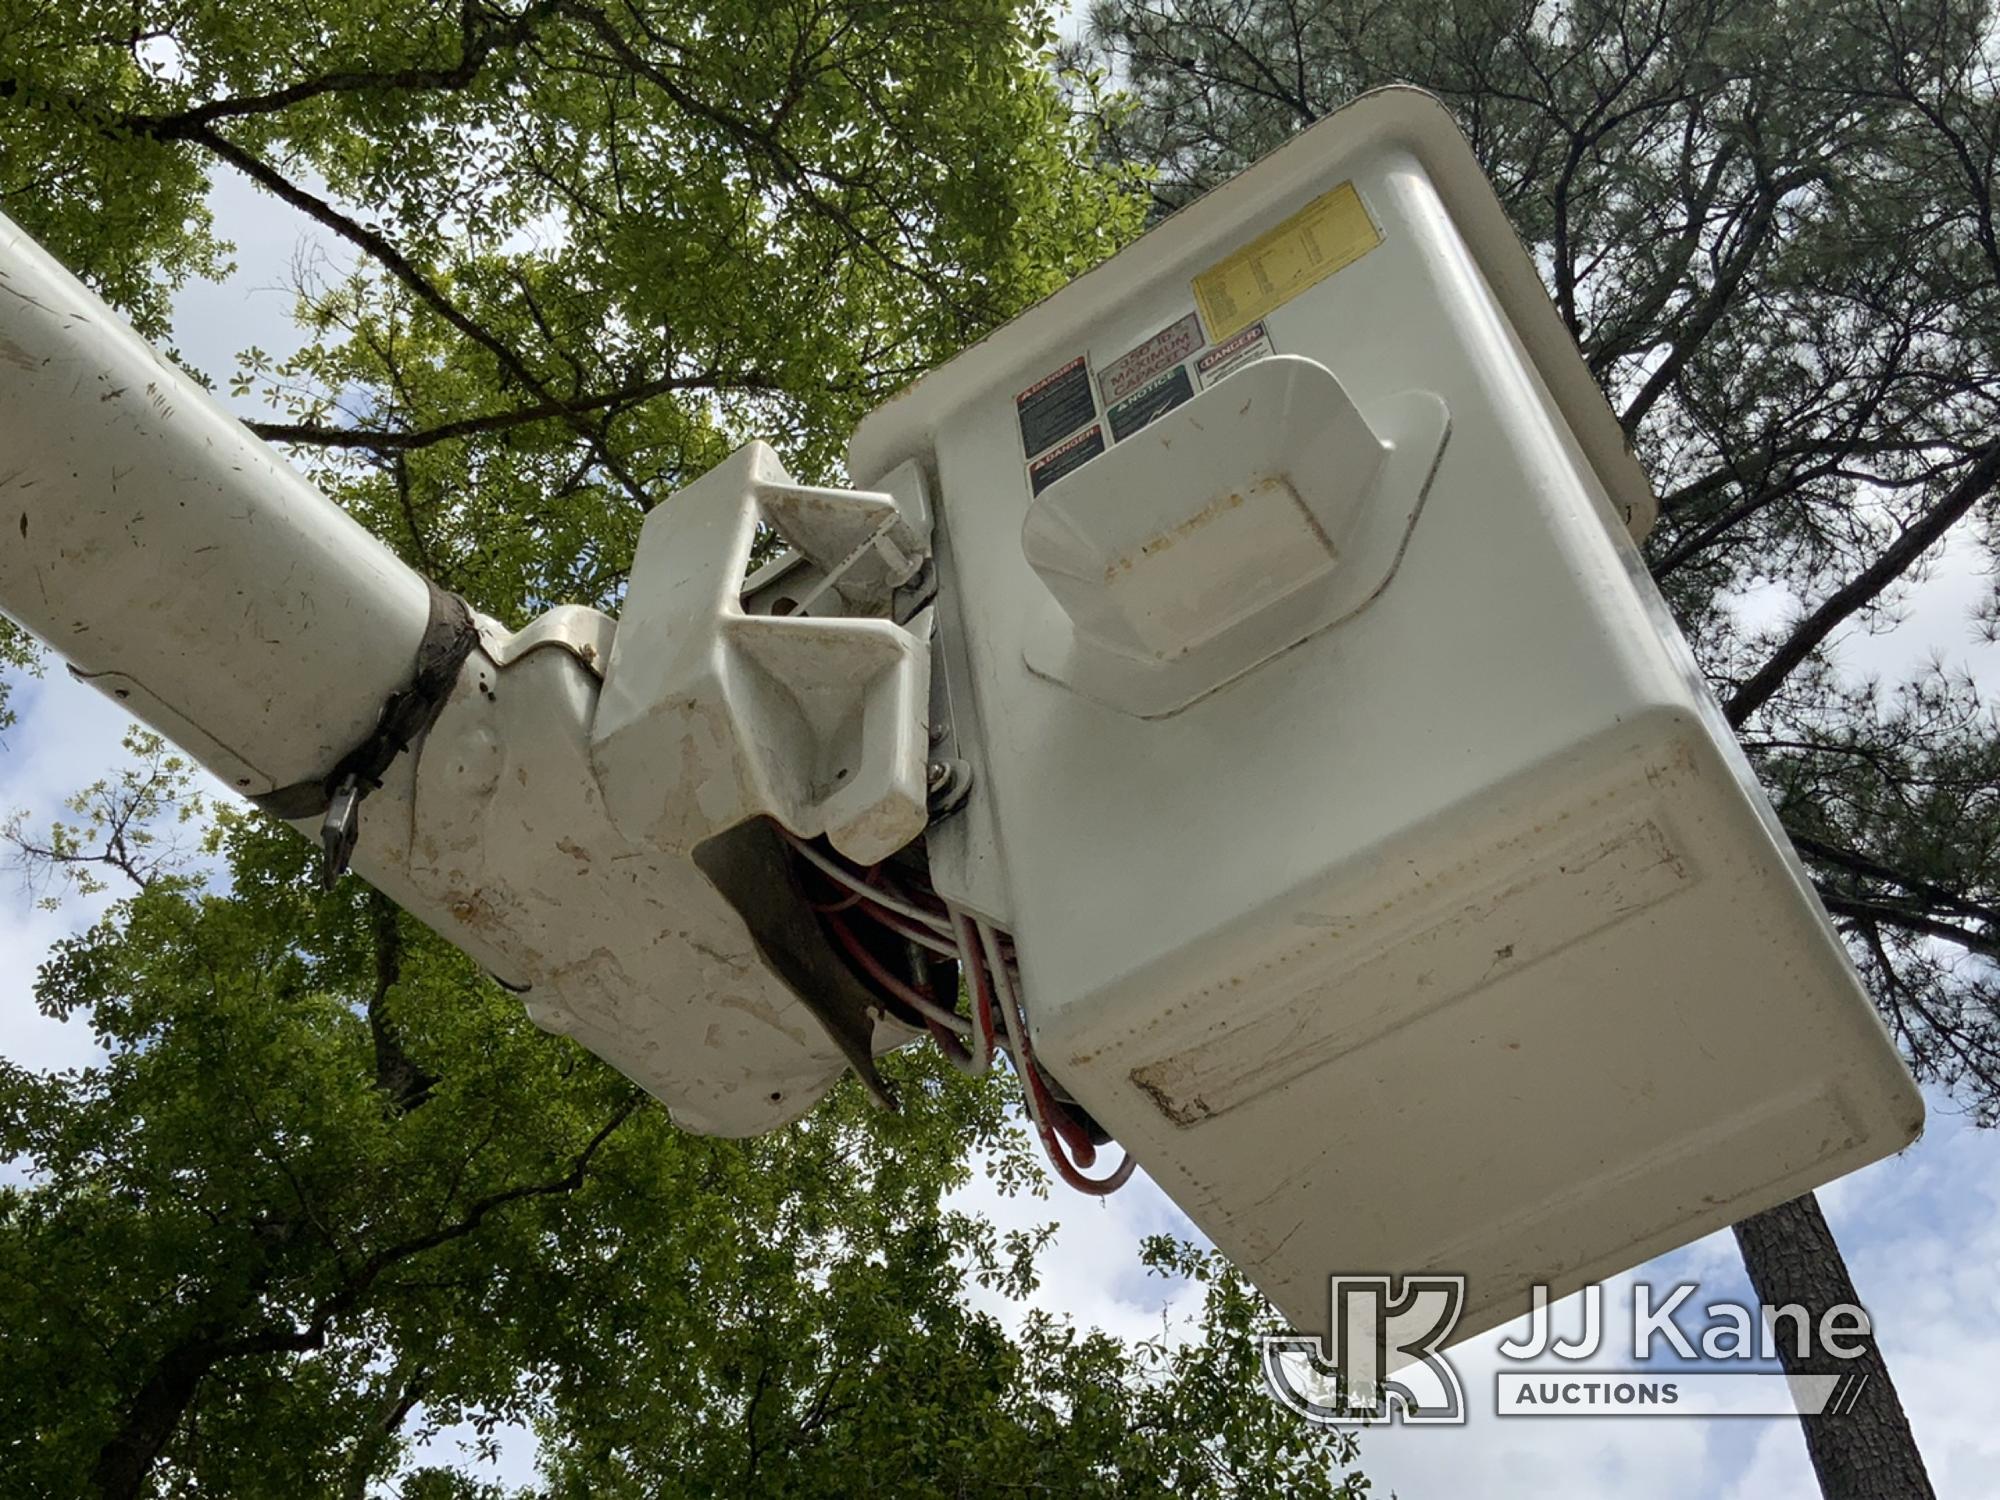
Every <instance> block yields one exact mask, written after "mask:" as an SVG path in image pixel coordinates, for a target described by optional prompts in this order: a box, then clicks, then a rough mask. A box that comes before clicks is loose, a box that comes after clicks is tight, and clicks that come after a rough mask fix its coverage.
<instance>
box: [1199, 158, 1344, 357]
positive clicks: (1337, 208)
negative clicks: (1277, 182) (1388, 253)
mask: <svg viewBox="0 0 2000 1500" xmlns="http://www.w3.org/2000/svg"><path fill="white" fill-rule="evenodd" d="M1381 243H1382V232H1381V231H1380V230H1379V229H1377V228H1376V227H1375V221H1374V220H1373V219H1371V218H1369V217H1368V210H1367V208H1366V207H1364V206H1363V204H1362V202H1361V195H1360V194H1359V193H1357V192H1355V191H1354V184H1353V183H1351V182H1343V183H1342V184H1341V185H1340V186H1339V187H1337V188H1335V189H1334V190H1333V191H1332V192H1330V193H1325V194H1322V195H1321V196H1320V197H1318V198H1315V199H1313V201H1312V202H1310V203H1308V204H1307V205H1306V206H1305V207H1304V208H1302V209H1300V210H1299V211H1298V212H1297V213H1295V214H1293V215H1292V216H1291V217H1290V218H1289V219H1287V220H1285V222H1284V223H1282V224H1280V225H1279V226H1278V227H1277V228H1276V229H1273V230H1271V231H1269V232H1268V233H1266V234H1262V235H1259V236H1258V237H1257V238H1256V239H1254V240H1252V241H1251V242H1250V243H1249V244H1247V245H1245V246H1243V248H1242V249H1240V250H1236V251H1233V252H1231V253H1230V254H1229V255H1227V256H1225V257H1224V258H1223V259H1221V260H1219V261H1217V262H1216V263H1215V264H1214V265H1212V266H1210V267H1209V268H1208V269H1207V270H1206V271H1203V272H1202V273H1201V274H1200V275H1199V276H1197V277H1195V279H1194V303H1195V306H1196V307H1198V308H1200V309H1201V317H1202V321H1203V322H1204V323H1206V324H1207V325H1208V332H1209V336H1210V337H1211V338H1215V339H1226V338H1228V337H1229V336H1230V335H1231V334H1232V333H1236V332H1238V331H1240V330H1241V329H1244V328H1247V327H1249V326H1250V325H1251V324H1252V323H1254V322H1256V321H1257V320H1258V319H1259V318H1261V317H1263V316H1264V314H1266V313H1268V312H1269V311H1271V309H1272V308H1274V307H1282V306H1283V305H1284V304H1285V303H1287V302H1289V301H1291V300H1292V298H1294V297H1296V296H1298V294H1299V293H1300V292H1303V291H1305V290H1306V289H1307V288H1309V287H1313V286H1316V285H1318V284H1319V283H1320V282H1322V281H1324V280H1326V278H1327V277H1329V276H1331V275H1332V274H1333V273H1334V272H1335V271H1338V270H1340V269H1341V267H1343V266H1351V265H1353V264H1354V262H1356V261H1357V260H1359V259H1361V257H1362V256H1364V255H1366V254H1367V253H1368V252H1369V251H1370V250H1373V249H1374V248H1375V247H1376V246H1377V245H1379V244H1381Z"/></svg>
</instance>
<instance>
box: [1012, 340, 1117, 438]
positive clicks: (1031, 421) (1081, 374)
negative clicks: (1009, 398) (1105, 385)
mask: <svg viewBox="0 0 2000 1500" xmlns="http://www.w3.org/2000/svg"><path fill="white" fill-rule="evenodd" d="M1014 410H1015V413H1016V414H1017V415H1018V416H1019V417H1020V419H1021V453H1022V456H1023V457H1026V458H1033V457H1034V456H1035V455H1036V454H1037V453H1040V452H1041V451H1042V450H1043V449H1045V448H1047V447H1049V446H1050V445H1051V444H1054V443H1059V442H1061V441H1062V440H1063V439H1064V438H1066V437H1068V436H1069V435H1070V434H1071V433H1072V432H1075V431H1076V430H1077V429H1078V428H1079V427H1083V426H1085V425H1087V424H1088V423H1090V422H1091V421H1093V420H1095V418H1096V416H1097V404H1096V402H1094V401H1093V400H1092V399H1091V395H1090V370H1089V368H1088V367H1087V366H1086V365H1085V364H1084V361H1083V356H1082V355H1081V354H1079V355H1078V356H1077V357H1076V358H1075V359H1073V360H1071V361H1070V362H1069V363H1068V364H1066V365H1064V366H1063V367H1062V368H1061V369H1060V370H1057V371H1055V372H1054V373H1053V374H1049V375H1044V376H1043V377H1042V378H1041V379H1040V380H1038V381H1036V382H1035V383H1034V384H1033V385H1031V386H1029V387H1028V388H1027V389H1026V390H1025V391H1023V392H1021V394H1020V395H1018V396H1016V397H1015V398H1014Z"/></svg>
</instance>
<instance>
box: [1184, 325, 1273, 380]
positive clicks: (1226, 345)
mask: <svg viewBox="0 0 2000 1500" xmlns="http://www.w3.org/2000/svg"><path fill="white" fill-rule="evenodd" d="M1272 352H1273V351H1272V349H1271V335H1270V334H1269V333H1267V332H1265V330H1264V325H1263V324H1262V323H1252V324H1251V325H1250V326H1249V327H1248V328H1246V329H1244V330H1243V331H1242V332H1241V333H1239V334H1236V335H1234V336H1233V337H1231V338H1226V339H1224V340H1223V341H1222V342H1221V343H1219V344H1217V345H1216V346H1215V347H1214V348H1213V349H1211V350H1209V351H1208V353H1206V354H1204V355H1203V356H1202V357H1201V358H1200V359H1198V360H1196V361H1195V362H1194V372H1195V376H1196V378H1197V379H1199V380H1200V381H1201V388H1202V389H1203V390H1207V389H1208V388H1209V387H1210V386H1212V385H1214V384H1215V383H1216V381H1218V380H1221V379H1223V378H1224V377H1225V376H1229V375H1233V374H1235V373H1236V372H1237V371H1238V370H1240V369H1242V368H1243V367H1244V366H1245V365H1247V364H1249V363H1251V362H1252V361H1253V360H1259V359H1262V358H1263V357H1264V356H1265V355H1267V354H1270V353H1272Z"/></svg>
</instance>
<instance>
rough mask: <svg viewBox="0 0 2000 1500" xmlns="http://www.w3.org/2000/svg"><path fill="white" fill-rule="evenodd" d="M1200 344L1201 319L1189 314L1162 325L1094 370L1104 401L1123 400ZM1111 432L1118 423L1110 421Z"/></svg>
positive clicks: (1107, 402) (1184, 357) (1192, 351)
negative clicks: (1150, 335) (1153, 332)
mask: <svg viewBox="0 0 2000 1500" xmlns="http://www.w3.org/2000/svg"><path fill="white" fill-rule="evenodd" d="M1201 346H1202V337H1201V320H1200V319H1199V318H1198V317H1196V316H1195V315H1194V314H1193V313H1189V314H1188V315H1187V316H1186V317H1184V318H1182V319H1181V320H1180V321H1179V322H1178V323H1173V324H1170V325H1169V326H1167V327H1165V328H1162V329H1161V330H1160V331H1159V332H1158V333H1156V334H1154V335H1153V336H1152V337H1151V338H1149V339H1147V340H1146V342H1145V343H1143V344H1140V345H1139V346H1138V347H1137V348H1134V349H1131V350H1128V351H1127V352H1125V353H1124V354H1121V355H1119V356H1118V358H1116V359H1114V360H1113V361H1111V363H1110V364H1108V365H1106V366H1105V367H1104V368H1103V369H1101V370H1099V371H1098V372H1097V388H1098V389H1099V390H1100V391H1102V392H1103V393H1104V404H1105V405H1106V406H1109V405H1111V403H1113V402H1114V401H1123V400H1124V399H1125V398H1126V397H1127V396H1129V395H1131V394H1132V393H1133V392H1134V391H1136V390H1138V389H1139V387H1140V386H1142V385H1145V384H1146V383H1147V382H1148V381H1151V380H1155V379H1157V378H1158V377H1159V376H1160V375H1161V374H1162V373H1163V372H1165V371H1167V370H1170V369H1172V368H1173V367H1174V366H1175V365H1177V364H1179V363H1180V362H1181V361H1182V360H1184V359H1186V358H1187V357H1188V356H1189V355H1190V354H1192V353H1194V352H1195V350H1197V349H1199V348H1200V347H1201ZM1112 426H1113V431H1114V432H1115V431H1116V428H1117V424H1116V423H1113V424H1112Z"/></svg>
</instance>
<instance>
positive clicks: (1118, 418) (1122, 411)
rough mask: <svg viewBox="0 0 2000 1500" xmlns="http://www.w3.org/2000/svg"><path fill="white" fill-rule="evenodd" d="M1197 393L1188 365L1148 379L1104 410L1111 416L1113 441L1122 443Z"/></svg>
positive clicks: (1175, 367) (1177, 366)
mask: <svg viewBox="0 0 2000 1500" xmlns="http://www.w3.org/2000/svg"><path fill="white" fill-rule="evenodd" d="M1193 394H1194V382H1193V381H1191V380H1189V379H1188V372H1187V366H1186V365H1175V366H1174V367H1173V368H1172V369H1171V370H1169V371H1167V373H1166V374H1164V375H1161V376H1158V377H1156V378H1155V379H1153V380H1150V381H1148V382H1147V383H1146V384H1145V385H1142V386H1140V387H1139V389H1138V390H1136V391H1134V392H1133V393H1132V395H1131V396H1130V397H1129V398H1128V399H1126V400H1124V401H1121V402H1119V403H1118V404H1117V405H1116V406H1114V407H1112V408H1111V409H1110V410H1109V411H1107V412H1106V413H1105V415H1106V416H1107V417H1109V418H1110V419H1111V441H1112V442H1114V443H1122V442H1124V441H1125V439H1127V438H1128V437H1130V436H1131V435H1132V434H1133V433H1135V432H1137V431H1138V430H1139V429H1140V428H1141V427H1144V426H1145V425H1146V424H1147V423H1148V422H1151V421H1154V420H1156V419H1158V418H1160V417H1163V416H1165V415H1166V414H1167V413H1168V412H1170V411H1172V410H1173V409H1174V408H1175V407H1176V406H1179V405H1180V404H1181V403H1182V402H1183V401H1185V400H1187V399H1188V397H1190V396H1192V395H1193Z"/></svg>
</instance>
